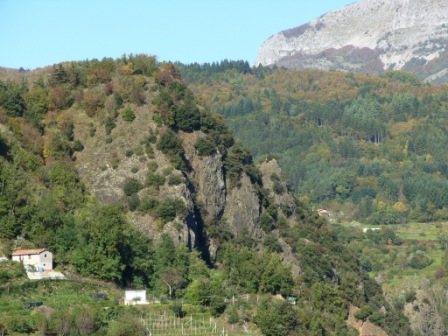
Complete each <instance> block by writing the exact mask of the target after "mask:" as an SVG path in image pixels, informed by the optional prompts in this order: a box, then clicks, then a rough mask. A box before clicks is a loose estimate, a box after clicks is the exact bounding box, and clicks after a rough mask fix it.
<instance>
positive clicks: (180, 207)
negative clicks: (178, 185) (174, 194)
mask: <svg viewBox="0 0 448 336" xmlns="http://www.w3.org/2000/svg"><path fill="white" fill-rule="evenodd" d="M186 214H187V207H186V206H185V203H184V202H183V201H182V200H181V199H179V198H165V199H162V200H161V201H160V202H159V204H158V205H157V208H156V215H157V217H159V218H160V219H161V220H162V222H163V223H166V222H170V221H172V220H173V219H174V218H176V216H186Z"/></svg>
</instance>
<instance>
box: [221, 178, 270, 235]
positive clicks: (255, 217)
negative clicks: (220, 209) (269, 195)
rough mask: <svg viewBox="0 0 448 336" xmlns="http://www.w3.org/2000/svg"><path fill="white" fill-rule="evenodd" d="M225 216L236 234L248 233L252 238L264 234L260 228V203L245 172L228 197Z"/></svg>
mask: <svg viewBox="0 0 448 336" xmlns="http://www.w3.org/2000/svg"><path fill="white" fill-rule="evenodd" d="M223 218H224V219H225V220H226V222H227V224H228V225H229V227H230V228H231V230H232V231H233V233H234V234H235V235H240V234H243V233H245V234H248V235H249V237H251V238H256V239H259V238H261V236H262V230H261V228H260V224H259V223H260V203H259V200H258V197H257V193H256V191H255V189H254V186H253V184H252V183H251V181H250V179H249V177H248V176H247V175H246V174H245V173H243V174H242V176H241V180H240V182H239V185H238V186H237V187H235V188H232V189H231V190H230V191H229V193H228V195H227V198H226V206H225V209H224V215H223Z"/></svg>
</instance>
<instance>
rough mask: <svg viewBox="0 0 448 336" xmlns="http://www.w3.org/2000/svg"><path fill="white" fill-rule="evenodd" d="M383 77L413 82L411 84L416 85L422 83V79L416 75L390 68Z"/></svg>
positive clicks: (407, 82)
mask: <svg viewBox="0 0 448 336" xmlns="http://www.w3.org/2000/svg"><path fill="white" fill-rule="evenodd" d="M383 77H385V78H390V79H392V80H393V81H397V82H402V83H406V84H411V85H415V86H419V85H421V81H420V79H419V78H418V77H417V76H416V75H414V74H411V73H409V72H406V71H399V70H395V71H392V70H389V71H386V73H385V74H384V75H383Z"/></svg>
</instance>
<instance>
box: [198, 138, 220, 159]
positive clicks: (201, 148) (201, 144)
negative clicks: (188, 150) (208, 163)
mask: <svg viewBox="0 0 448 336" xmlns="http://www.w3.org/2000/svg"><path fill="white" fill-rule="evenodd" d="M194 148H196V150H197V152H198V155H200V156H208V155H212V154H214V153H215V152H216V146H215V144H214V141H213V139H210V138H208V139H207V138H206V137H202V138H199V139H198V140H197V141H196V143H195V144H194Z"/></svg>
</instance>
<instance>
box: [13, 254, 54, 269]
mask: <svg viewBox="0 0 448 336" xmlns="http://www.w3.org/2000/svg"><path fill="white" fill-rule="evenodd" d="M12 260H14V261H18V262H22V263H23V265H28V266H30V267H32V268H33V269H34V270H36V271H41V272H44V271H51V270H53V253H51V252H50V251H48V250H47V249H33V250H16V251H14V252H13V253H12Z"/></svg>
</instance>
